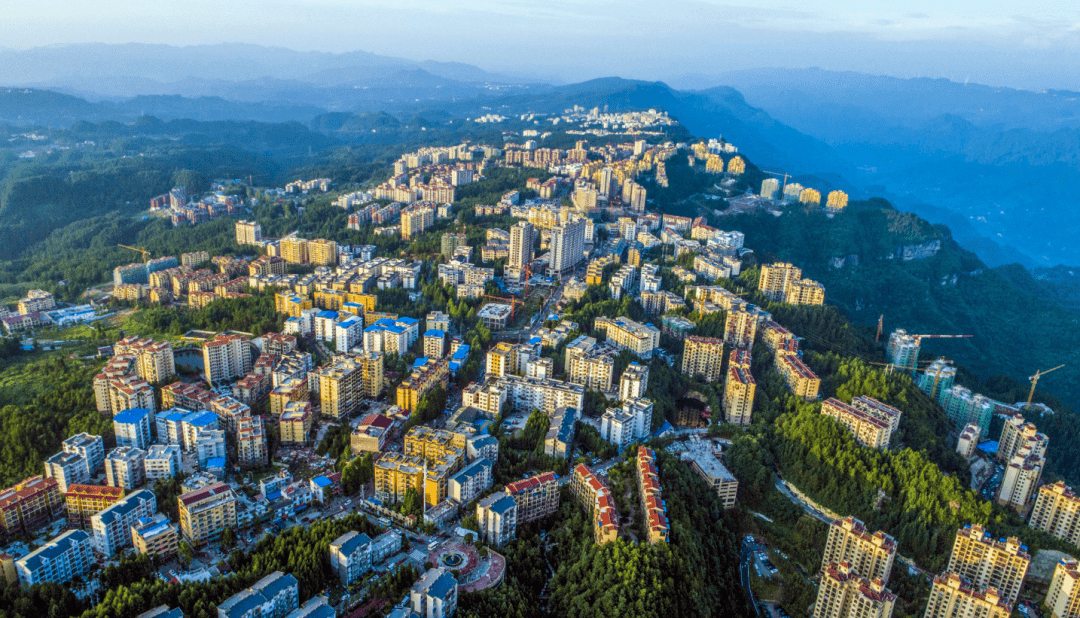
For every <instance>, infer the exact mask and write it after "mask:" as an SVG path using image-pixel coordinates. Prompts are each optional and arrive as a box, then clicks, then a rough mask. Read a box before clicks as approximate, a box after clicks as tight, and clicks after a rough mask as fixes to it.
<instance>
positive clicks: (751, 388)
mask: <svg viewBox="0 0 1080 618" xmlns="http://www.w3.org/2000/svg"><path fill="white" fill-rule="evenodd" d="M740 352H745V350H744V349H743V348H738V349H736V350H734V351H733V352H732V355H731V360H730V361H729V362H728V373H727V378H726V379H725V380H724V401H723V404H724V421H726V422H728V423H733V424H735V425H742V426H746V425H749V424H750V419H751V415H752V414H753V411H754V395H755V394H756V393H757V383H756V382H755V381H754V376H753V374H751V373H750V367H749V364H748V363H747V364H745V365H744V364H737V363H736V362H735V359H736V356H737V355H738V354H739V353H740ZM746 356H749V353H746ZM683 373H686V372H685V371H684V372H683Z"/></svg>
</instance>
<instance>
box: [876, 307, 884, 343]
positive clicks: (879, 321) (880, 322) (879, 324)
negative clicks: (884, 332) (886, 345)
mask: <svg viewBox="0 0 1080 618" xmlns="http://www.w3.org/2000/svg"><path fill="white" fill-rule="evenodd" d="M884 324H885V314H884V313H883V314H881V315H880V316H878V319H877V334H876V335H874V343H877V342H878V341H879V340H880V339H881V327H882V326H883V325H884Z"/></svg>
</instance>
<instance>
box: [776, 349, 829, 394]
mask: <svg viewBox="0 0 1080 618" xmlns="http://www.w3.org/2000/svg"><path fill="white" fill-rule="evenodd" d="M775 364H776V368H777V370H779V372H780V375H781V376H783V378H784V381H785V382H786V383H787V385H788V388H789V389H791V392H792V393H794V394H795V396H797V397H802V398H803V399H807V400H809V399H814V398H816V397H817V396H818V390H819V389H820V388H821V378H819V377H818V376H817V374H816V373H814V372H813V371H811V370H810V368H809V367H807V366H806V364H805V363H803V362H802V359H800V358H799V357H798V356H795V355H784V356H780V357H777V358H776V359H775Z"/></svg>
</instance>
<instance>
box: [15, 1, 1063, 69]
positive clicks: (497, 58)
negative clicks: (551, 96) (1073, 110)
mask: <svg viewBox="0 0 1080 618" xmlns="http://www.w3.org/2000/svg"><path fill="white" fill-rule="evenodd" d="M223 6H227V7H228V8H227V10H224V9H223ZM87 42H104V43H127V42H140V43H166V44H172V45H196V44H208V43H223V42H243V43H255V44H261V45H274V46H281V47H287V48H290V49H296V50H302V51H324V52H334V53H340V52H345V51H355V50H363V51H369V52H375V53H378V54H382V55H389V56H397V57H403V58H410V59H414V60H428V59H431V60H442V61H457V62H466V63H469V64H475V65H477V66H479V67H481V68H483V69H486V70H489V71H496V72H502V73H507V74H514V75H519V76H528V77H539V78H543V79H548V80H553V81H563V82H566V81H578V80H581V79H587V78H592V77H599V76H606V75H619V76H623V77H632V78H639V79H664V80H673V79H675V78H677V77H679V76H683V75H687V74H700V75H716V74H719V73H723V72H726V71H731V70H738V69H747V68H759V67H806V66H819V67H822V68H825V69H832V70H855V71H863V72H870V73H877V74H886V75H895V76H898V77H916V76H920V77H947V78H950V79H954V80H957V81H964V80H970V81H976V82H979V83H986V84H991V85H1000V86H1011V87H1019V88H1030V89H1045V88H1068V89H1077V90H1080V71H1077V70H1076V69H1077V66H1076V65H1077V61H1076V58H1078V57H1080V2H1078V1H1076V0H1028V1H1026V2H1016V1H1015V0H1011V1H1005V0H936V1H935V0H906V1H904V2H897V1H895V0H894V1H892V2H881V1H880V0H862V1H859V0H818V1H816V2H813V3H810V2H783V1H775V0H736V1H735V2H723V1H714V0H692V1H677V0H668V1H667V2H657V1H656V0H650V1H648V2H646V1H642V0H544V1H537V0H438V1H431V0H424V1H421V0H309V1H298V0H291V1H282V0H266V1H260V2H255V1H252V0H234V1H233V2H230V3H227V4H224V3H220V2H217V1H213V2H211V1H208V0H188V1H185V2H163V1H161V0H141V1H140V2H137V3H134V2H130V1H129V0H95V1H94V2H82V3H73V2H70V0H36V1H35V2H17V3H12V5H11V6H9V7H7V8H6V9H5V11H4V17H3V19H0V46H4V47H10V48H16V49H19V48H27V47H39V46H54V45H63V44H68V43H87Z"/></svg>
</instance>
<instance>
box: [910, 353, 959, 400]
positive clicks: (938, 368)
mask: <svg viewBox="0 0 1080 618" xmlns="http://www.w3.org/2000/svg"><path fill="white" fill-rule="evenodd" d="M955 381H956V366H955V365H953V364H952V362H951V361H947V360H945V359H944V358H939V359H938V360H936V361H934V362H932V363H930V364H929V365H928V366H927V367H926V369H923V372H922V375H920V376H919V388H921V389H922V390H923V392H924V393H926V394H927V395H930V398H931V399H933V400H934V401H940V400H941V395H942V393H944V392H945V391H947V390H949V389H950V388H952V387H953V383H954V382H955Z"/></svg>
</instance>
